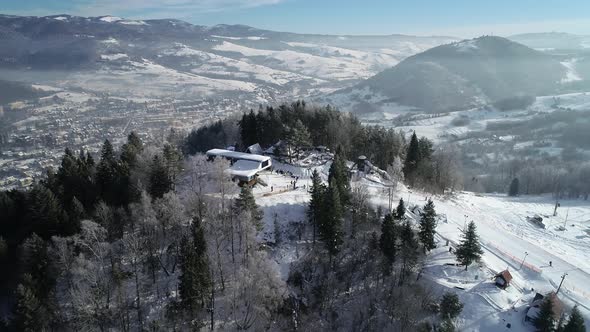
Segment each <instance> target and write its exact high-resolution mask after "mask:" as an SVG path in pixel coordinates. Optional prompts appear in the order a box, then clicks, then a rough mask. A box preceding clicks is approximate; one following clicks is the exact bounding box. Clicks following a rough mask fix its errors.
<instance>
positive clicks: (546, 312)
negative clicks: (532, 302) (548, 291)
mask: <svg viewBox="0 0 590 332" xmlns="http://www.w3.org/2000/svg"><path fill="white" fill-rule="evenodd" d="M533 326H534V327H535V329H536V330H537V332H553V329H554V328H555V318H554V317H553V299H552V298H551V296H547V297H545V300H544V301H543V303H542V304H541V308H540V310H539V314H538V315H537V317H535V318H534V319H533Z"/></svg>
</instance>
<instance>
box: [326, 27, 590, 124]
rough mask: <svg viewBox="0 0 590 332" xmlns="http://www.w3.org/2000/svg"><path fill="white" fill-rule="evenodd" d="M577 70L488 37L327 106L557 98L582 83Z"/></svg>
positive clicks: (437, 50) (426, 56)
mask: <svg viewBox="0 0 590 332" xmlns="http://www.w3.org/2000/svg"><path fill="white" fill-rule="evenodd" d="M575 70H576V68H575V66H574V64H573V63H572V62H571V61H570V62H567V61H566V60H565V59H562V58H560V57H556V56H554V55H551V54H547V53H545V52H540V51H536V50H533V49H531V48H529V47H527V46H524V45H522V44H519V43H516V42H514V41H511V40H509V39H506V38H502V37H494V36H484V37H480V38H476V39H472V40H464V41H461V42H454V43H450V44H446V45H441V46H438V47H434V48H432V49H429V50H427V51H425V52H423V53H420V54H416V55H414V56H411V57H409V58H407V59H405V60H403V61H402V62H400V63H399V64H398V65H396V66H394V67H393V68H390V69H387V70H384V71H383V72H381V73H379V74H377V75H375V76H374V77H372V78H370V79H367V80H366V81H363V82H361V83H359V84H357V85H355V86H353V87H351V88H346V89H343V90H340V91H337V92H334V93H333V94H331V95H329V96H328V97H327V98H325V101H327V102H331V103H334V104H335V105H337V106H341V107H344V108H348V109H349V110H352V111H355V112H358V113H372V112H380V111H387V110H393V111H395V110H396V109H399V108H404V107H405V108H412V109H417V110H421V111H426V112H440V111H452V110H459V109H465V108H470V107H476V106H482V105H489V104H494V103H502V102H503V101H505V100H512V99H515V98H517V99H518V98H520V97H523V96H539V95H544V94H552V93H555V92H556V91H557V90H560V89H562V88H563V86H564V84H566V83H569V82H571V81H578V80H582V77H579V74H578V73H577V72H575ZM504 104H505V103H504ZM380 106H382V107H381V108H380Z"/></svg>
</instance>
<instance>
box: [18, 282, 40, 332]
mask: <svg viewBox="0 0 590 332" xmlns="http://www.w3.org/2000/svg"><path fill="white" fill-rule="evenodd" d="M26 284H28V283H26V282H25V284H19V285H18V286H17V288H16V307H15V311H14V317H13V325H14V328H15V330H16V331H23V332H37V331H42V330H43V322H44V319H43V317H42V316H43V315H42V309H43V306H42V304H41V302H40V301H39V299H38V298H37V296H36V295H35V292H34V290H33V289H32V288H30V287H29V286H28V285H26ZM45 318H46V317H45Z"/></svg>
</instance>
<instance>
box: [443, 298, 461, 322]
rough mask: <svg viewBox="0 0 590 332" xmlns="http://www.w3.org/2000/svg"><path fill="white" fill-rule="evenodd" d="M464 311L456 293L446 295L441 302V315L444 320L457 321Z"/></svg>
mask: <svg viewBox="0 0 590 332" xmlns="http://www.w3.org/2000/svg"><path fill="white" fill-rule="evenodd" d="M461 311H463V303H461V301H460V300H459V296H457V294H455V293H445V294H443V296H442V299H441V301H440V315H441V316H442V317H443V319H455V318H456V317H457V316H459V314H461Z"/></svg>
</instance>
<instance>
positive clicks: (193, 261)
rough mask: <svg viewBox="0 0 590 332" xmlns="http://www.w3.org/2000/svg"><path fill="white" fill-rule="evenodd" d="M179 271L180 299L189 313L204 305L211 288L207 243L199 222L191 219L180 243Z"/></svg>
mask: <svg viewBox="0 0 590 332" xmlns="http://www.w3.org/2000/svg"><path fill="white" fill-rule="evenodd" d="M180 247H181V250H180V252H181V255H180V269H181V271H182V273H181V275H180V276H179V277H178V279H179V281H180V283H179V286H178V289H179V293H180V298H181V301H182V303H183V305H184V306H185V307H187V308H188V309H189V310H190V311H194V310H196V309H197V308H198V307H199V306H200V307H201V308H202V307H203V306H204V305H205V299H206V298H207V296H208V294H209V287H211V276H210V274H209V261H208V259H207V243H206V242H205V234H204V230H203V227H202V226H201V222H200V220H198V219H196V218H195V219H193V223H192V225H191V231H190V234H188V235H187V236H185V237H184V238H183V239H182V242H181V246H180Z"/></svg>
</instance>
